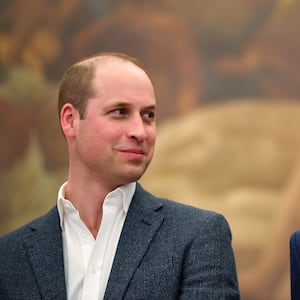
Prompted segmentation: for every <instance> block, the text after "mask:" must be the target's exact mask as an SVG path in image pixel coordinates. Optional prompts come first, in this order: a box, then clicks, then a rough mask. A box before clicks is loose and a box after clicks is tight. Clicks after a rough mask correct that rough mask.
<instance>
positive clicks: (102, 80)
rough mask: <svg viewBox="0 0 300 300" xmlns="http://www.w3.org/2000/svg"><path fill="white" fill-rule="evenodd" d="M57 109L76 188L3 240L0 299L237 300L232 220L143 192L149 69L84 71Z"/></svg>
mask: <svg viewBox="0 0 300 300" xmlns="http://www.w3.org/2000/svg"><path fill="white" fill-rule="evenodd" d="M58 109H59V115H60V124H61V128H62V131H63V133H64V136H65V139H66V142H67V147H68V154H69V172H68V180H67V182H66V183H64V184H63V185H62V187H61V188H60V190H59V193H58V201H57V206H56V207H55V208H53V209H52V210H51V211H50V212H49V213H48V214H46V215H45V216H42V217H40V218H38V219H36V220H34V221H32V222H31V223H29V224H27V225H25V226H23V227H22V228H20V229H17V230H16V231H14V232H12V233H9V234H7V235H6V236H3V237H1V238H0V266H1V268H0V299H3V300H6V299H7V300H8V299H14V300H17V299H22V300H23V299H74V300H75V299H84V300H85V299H86V300H93V299H116V300H117V299H137V300H138V299H151V300H152V299H160V300H161V299H164V300H167V299H170V300H171V299H189V300H190V299H205V300H206V299H212V300H213V299H216V300H221V299H239V298H240V297H239V289H238V282H237V275H236V267H235V261H234V254H233V250H232V246H231V232H230V228H229V226H228V223H227V222H226V220H225V218H224V217H223V216H222V215H220V214H217V213H214V212H209V211H205V210H201V209H196V208H192V207H189V206H185V205H182V204H179V203H176V202H172V201H170V200H166V199H161V198H157V197H155V196H153V195H151V194H150V193H148V192H147V191H145V190H144V189H143V188H142V187H141V186H140V185H139V184H138V183H137V181H138V179H139V178H140V177H141V176H142V175H143V173H144V172H145V170H146V169H147V166H148V165H149V163H150V161H151V159H152V156H153V152H154V145H155V137H156V125H155V117H156V100H155V94H154V90H153V86H152V83H151V81H150V79H149V77H148V76H147V74H146V73H145V71H144V70H143V68H142V67H141V65H140V64H139V63H138V62H137V61H136V60H135V59H133V58H130V57H128V56H126V55H123V54H119V53H102V54H99V55H96V56H94V57H90V58H87V59H84V60H83V61H81V62H78V63H76V64H75V65H73V66H71V67H70V68H69V69H68V70H67V72H66V73H65V75H64V77H63V79H62V81H61V84H60V89H59V100H58Z"/></svg>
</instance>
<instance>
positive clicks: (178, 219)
mask: <svg viewBox="0 0 300 300" xmlns="http://www.w3.org/2000/svg"><path fill="white" fill-rule="evenodd" d="M136 197H137V198H138V199H139V201H140V202H142V205H143V206H144V207H148V208H149V207H150V208H151V209H153V210H155V211H156V212H160V213H161V214H163V215H164V217H165V218H166V219H167V220H168V221H169V222H170V223H174V224H177V226H175V227H179V226H183V227H189V228H191V226H193V225H194V226H196V227H199V226H200V227H202V228H205V227H207V228H215V227H216V226H217V227H218V226H219V227H220V228H223V229H224V228H225V230H227V229H228V228H229V225H228V222H227V220H226V218H225V217H224V216H223V215H222V214H220V213H218V212H215V211H211V210H206V209H202V208H198V207H194V206H190V205H186V204H183V203H180V202H177V201H175V200H172V199H166V198H161V197H156V196H154V195H153V194H151V193H149V192H148V191H146V190H144V189H143V188H142V187H141V186H140V185H137V190H136ZM178 225H179V226H178Z"/></svg>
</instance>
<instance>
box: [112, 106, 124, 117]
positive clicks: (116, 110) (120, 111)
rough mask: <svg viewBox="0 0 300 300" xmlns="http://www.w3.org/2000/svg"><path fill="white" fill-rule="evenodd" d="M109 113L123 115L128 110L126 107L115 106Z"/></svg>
mask: <svg viewBox="0 0 300 300" xmlns="http://www.w3.org/2000/svg"><path fill="white" fill-rule="evenodd" d="M111 113H113V114H115V115H119V116H124V115H127V114H128V111H127V109H126V108H117V109H114V110H112V111H111Z"/></svg>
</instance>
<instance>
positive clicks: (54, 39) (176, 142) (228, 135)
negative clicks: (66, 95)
mask: <svg viewBox="0 0 300 300" xmlns="http://www.w3.org/2000/svg"><path fill="white" fill-rule="evenodd" d="M0 8H1V9H0V15H1V17H0V123H1V125H0V195H1V197H0V234H5V233H6V232H8V231H10V230H12V229H14V228H16V227H18V226H20V225H21V224H23V223H24V222H27V221H28V220H30V219H31V218H33V217H35V216H37V215H40V214H41V213H43V212H46V211H47V210H48V209H49V208H50V207H52V206H53V205H55V202H56V194H57V190H58V188H59V186H60V184H61V183H62V182H63V181H64V180H65V176H66V170H67V156H66V148H65V143H64V140H63V138H62V135H61V133H60V130H59V126H58V117H57V111H56V98H57V96H56V93H57V85H58V82H59V79H60V78H61V76H62V74H63V72H64V70H65V69H66V68H67V67H68V66H69V65H70V64H72V63H74V62H76V61H77V60H79V59H81V58H83V57H86V56H88V55H91V54H94V53H96V52H100V51H121V52H125V53H127V54H129V55H133V56H136V57H137V58H139V59H141V60H142V61H143V62H144V64H145V68H146V70H147V71H148V73H149V74H150V76H151V78H152V80H153V83H154V86H155V89H156V93H157V100H158V106H159V118H158V127H159V137H158V141H159V144H158V147H157V153H156V157H155V160H154V162H153V166H152V167H151V168H150V169H149V172H148V173H147V174H146V176H145V179H143V184H144V185H145V186H146V187H148V188H149V189H151V190H152V191H153V192H155V193H157V194H160V195H163V196H166V197H172V198H174V199H175V200H177V201H181V202H186V203H188V204H192V205H195V206H199V207H205V208H208V209H214V210H217V211H220V212H221V213H223V214H224V215H225V216H226V217H227V219H228V221H229V223H230V225H231V227H232V232H233V245H234V248H235V252H236V256H237V265H238V271H239V279H240V285H241V290H242V294H243V299H251V300H255V299H261V300H267V299H272V300H276V299H287V298H288V295H289V277H288V238H289V236H290V234H291V232H292V231H293V230H296V229H297V228H298V227H299V228H300V222H299V221H298V218H297V214H296V213H295V211H297V209H298V208H299V207H298V205H299V204H298V202H299V203H300V199H299V201H297V200H298V185H299V184H298V182H299V181H298V179H299V178H298V177H299V176H298V169H300V167H299V168H298V165H299V164H298V158H297V156H298V146H299V138H298V135H299V134H298V130H299V129H300V128H299V120H300V118H299V114H300V111H299V104H298V103H299V99H300V84H299V82H300V68H299V67H298V66H299V63H300V56H299V53H300V51H299V49H300V40H299V39H298V28H299V26H300V2H299V1H297V0H289V1H286V0H252V1H248V0H231V1H225V0H211V1H204V0H187V1H179V0H160V1H138V0H125V1H124V0H123V1H120V0H104V1H97V0H86V1H84V0H68V1H63V0H54V1H53V0H27V1H22V0H0ZM174 129H176V130H174ZM185 151H186V152H185ZM184 153H189V155H184V156H182V154H184ZM170 154H173V155H170ZM166 157H167V158H168V159H166ZM152 174H153V175H152ZM155 174H156V175H155ZM157 174H158V175H157ZM161 176H163V179H164V180H163V181H162V179H161ZM181 176H183V177H181ZM299 180H300V179H299ZM161 182H164V184H163V185H161V184H160V183H161ZM299 206H300V205H299ZM266 237H269V238H270V239H269V240H268V242H266ZM279 245H281V247H280V246H279ZM274 249H278V251H277V252H276V251H274ZM270 253H271V254H270ZM266 257H269V259H266ZM262 262H264V263H262Z"/></svg>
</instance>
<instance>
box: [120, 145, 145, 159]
mask: <svg viewBox="0 0 300 300" xmlns="http://www.w3.org/2000/svg"><path fill="white" fill-rule="evenodd" d="M120 152H121V153H123V155H125V156H126V157H127V158H129V159H133V160H140V159H142V158H144V156H145V155H146V151H145V150H144V149H138V148H129V149H122V150H120Z"/></svg>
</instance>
